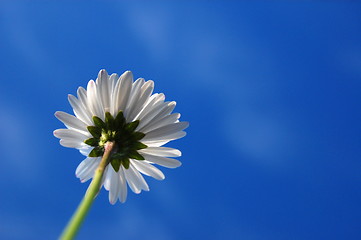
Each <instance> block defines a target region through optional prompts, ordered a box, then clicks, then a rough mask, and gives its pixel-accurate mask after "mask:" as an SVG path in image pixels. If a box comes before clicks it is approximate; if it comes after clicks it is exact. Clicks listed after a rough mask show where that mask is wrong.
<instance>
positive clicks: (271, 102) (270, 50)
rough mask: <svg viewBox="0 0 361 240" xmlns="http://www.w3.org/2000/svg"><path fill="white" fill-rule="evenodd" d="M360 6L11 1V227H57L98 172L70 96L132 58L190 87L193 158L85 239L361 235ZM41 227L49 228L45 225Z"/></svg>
mask: <svg viewBox="0 0 361 240" xmlns="http://www.w3.org/2000/svg"><path fill="white" fill-rule="evenodd" d="M360 12H361V3H360V2H356V1H239V2H236V1H198V2H190V1H186V2H184V1H177V2H175V1H174V2H173V1H172V2H165V1H164V2H153V3H149V2H134V3H130V1H129V2H119V1H102V2H101V1H61V3H60V1H59V2H55V1H1V2H0V36H1V37H0V56H1V59H0V70H1V77H0V79H1V87H0V110H1V114H0V123H1V124H0V143H1V144H0V151H1V153H2V157H1V168H0V189H1V195H0V239H56V238H57V237H58V235H59V233H60V232H61V230H62V228H63V227H64V225H65V223H66V222H67V221H68V219H69V217H70V216H71V214H72V212H73V211H74V209H75V208H76V206H77V204H78V203H79V201H80V199H81V198H82V196H83V194H84V192H85V190H86V188H87V184H81V183H80V182H79V180H78V179H77V178H76V177H75V174H74V172H75V168H76V166H77V165H78V164H79V162H80V161H81V160H82V159H83V157H82V155H80V154H79V153H78V152H77V151H76V150H73V149H66V148H63V147H61V146H60V145H59V144H58V140H57V139H56V138H54V137H53V136H52V132H53V130H54V129H57V128H60V127H62V124H61V123H60V122H59V121H58V120H57V119H55V117H54V116H53V114H54V112H55V111H57V110H62V111H67V112H71V108H70V106H69V104H68V102H67V94H68V93H72V94H74V93H75V92H76V89H77V87H78V86H86V84H87V81H88V80H90V79H94V78H96V76H97V73H98V71H99V70H100V69H102V68H105V69H106V70H107V71H108V72H109V73H113V72H117V73H122V72H124V71H125V70H131V71H133V73H134V76H135V77H136V78H138V77H144V78H145V79H152V80H154V81H155V91H156V92H164V93H165V94H166V98H167V100H175V101H177V103H178V105H177V107H176V111H177V112H180V113H181V114H182V117H181V119H182V120H184V121H189V122H190V127H189V129H188V131H187V132H188V135H187V136H186V137H185V138H183V139H181V140H179V141H176V142H173V143H171V144H169V146H173V147H177V148H179V149H181V150H182V152H183V156H182V157H181V159H180V160H181V161H182V162H183V166H182V167H181V168H178V169H163V170H164V173H165V174H166V180H165V181H163V182H159V181H157V180H153V179H150V178H147V179H146V180H147V181H148V183H149V185H150V188H151V191H150V192H143V193H141V194H140V195H135V194H133V193H132V194H130V195H129V197H128V200H127V202H126V203H125V204H116V205H114V206H112V205H110V204H109V203H108V193H107V192H106V191H105V190H104V189H103V190H102V192H101V193H100V195H99V196H98V198H97V200H96V202H95V204H94V206H93V208H92V210H91V212H90V214H89V216H88V218H87V220H86V222H85V224H84V226H83V228H82V229H81V232H80V233H79V238H78V239H123V240H135V239H147V240H153V239H157V240H183V239H197V240H198V239H209V240H213V239H222V240H233V239H234V240H236V239H237V240H238V239H243V240H273V239H274V240H289V239H292V240H301V239H302V240H303V239H307V240H310V239H311V240H312V239H315V240H316V239H361V137H360V136H361V126H360V122H361V112H360V107H361V99H360V96H361V14H360ZM39 236H40V237H39Z"/></svg>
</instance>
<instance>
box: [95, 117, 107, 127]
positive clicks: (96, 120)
mask: <svg viewBox="0 0 361 240" xmlns="http://www.w3.org/2000/svg"><path fill="white" fill-rule="evenodd" d="M93 122H94V124H95V126H97V127H100V128H106V126H105V122H103V120H101V119H100V118H99V117H97V116H93Z"/></svg>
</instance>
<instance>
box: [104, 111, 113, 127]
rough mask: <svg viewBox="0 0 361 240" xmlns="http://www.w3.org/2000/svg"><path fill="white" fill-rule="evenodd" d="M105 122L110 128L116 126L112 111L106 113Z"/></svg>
mask: <svg viewBox="0 0 361 240" xmlns="http://www.w3.org/2000/svg"><path fill="white" fill-rule="evenodd" d="M105 124H106V126H107V128H108V129H113V128H114V118H113V116H112V115H111V114H110V112H106V113H105Z"/></svg>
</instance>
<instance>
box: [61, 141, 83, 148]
mask: <svg viewBox="0 0 361 240" xmlns="http://www.w3.org/2000/svg"><path fill="white" fill-rule="evenodd" d="M60 145H61V146H63V147H68V148H84V147H86V146H87V145H86V144H85V143H83V142H81V141H76V140H72V139H60Z"/></svg>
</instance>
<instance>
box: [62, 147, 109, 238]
mask: <svg viewBox="0 0 361 240" xmlns="http://www.w3.org/2000/svg"><path fill="white" fill-rule="evenodd" d="M113 148H114V142H107V143H106V144H105V146H104V154H103V157H102V160H101V161H100V163H99V166H98V168H97V169H96V170H95V173H94V177H93V180H92V182H91V183H90V185H89V187H88V190H87V191H86V193H85V196H84V198H83V200H82V201H81V202H80V204H79V206H78V208H77V210H76V211H75V213H74V215H73V216H72V218H71V219H70V221H69V223H68V225H67V226H66V228H65V229H64V231H63V233H62V234H61V236H60V239H61V240H71V239H74V237H75V235H76V234H77V233H78V231H79V228H80V226H81V224H82V223H83V221H84V218H85V217H86V215H87V213H88V212H89V209H90V207H91V205H92V204H93V202H94V199H95V197H96V195H97V194H98V192H99V189H100V187H101V186H100V185H101V181H102V178H103V174H104V170H105V168H106V166H107V165H108V164H109V159H110V156H111V154H112V150H113Z"/></svg>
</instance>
